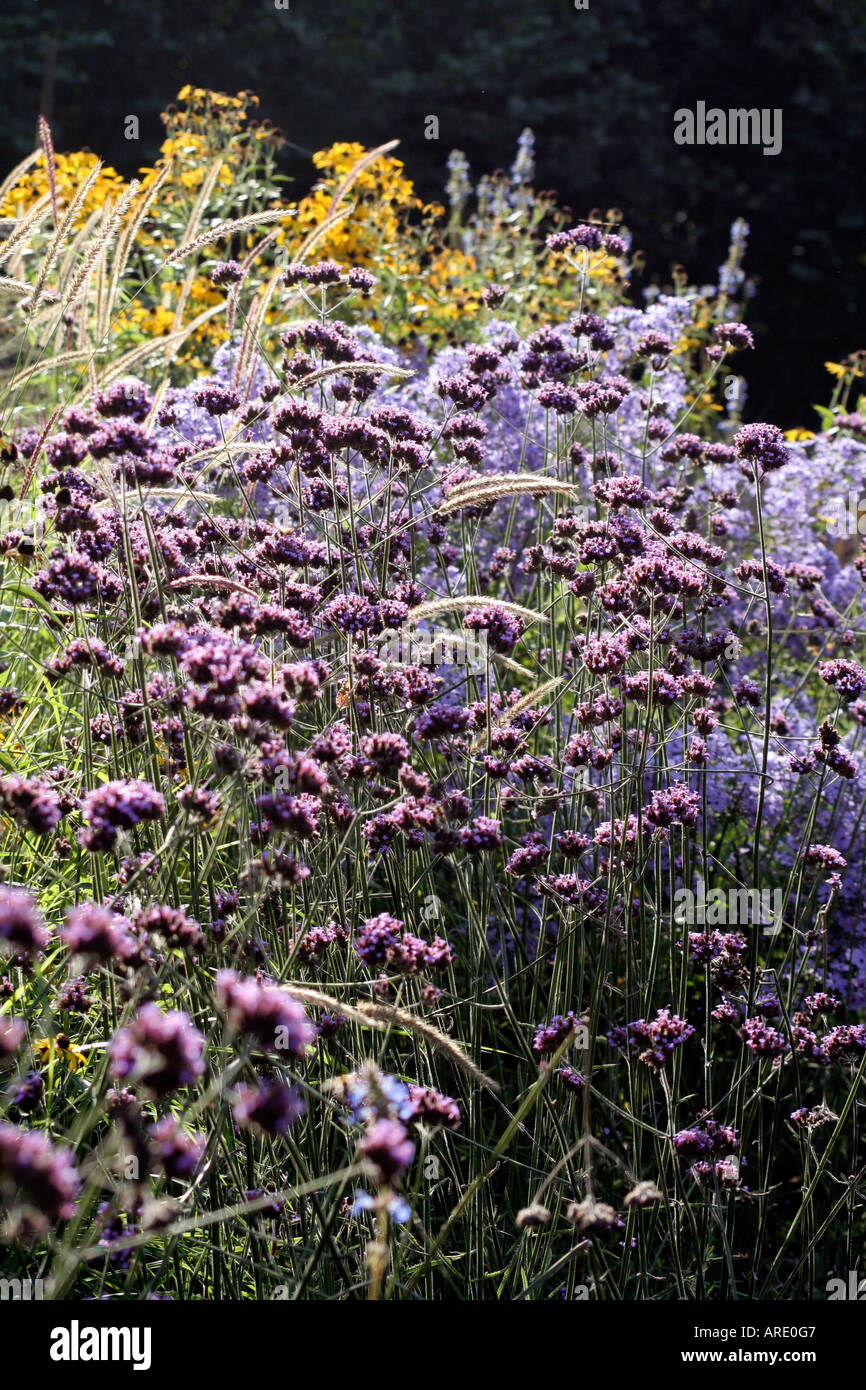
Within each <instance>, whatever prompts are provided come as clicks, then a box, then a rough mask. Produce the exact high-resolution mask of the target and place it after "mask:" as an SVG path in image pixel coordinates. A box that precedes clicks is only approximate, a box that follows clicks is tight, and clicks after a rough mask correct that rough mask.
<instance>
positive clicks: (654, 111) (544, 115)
mask: <svg viewBox="0 0 866 1390" xmlns="http://www.w3.org/2000/svg"><path fill="white" fill-rule="evenodd" d="M289 4H290V8H288V9H277V8H276V5H275V3H274V0H182V3H178V0H147V3H144V2H143V0H75V3H72V4H70V3H69V0H41V2H40V3H37V4H34V3H32V0H7V4H6V6H5V7H4V9H3V12H2V15H0V43H2V47H3V74H4V80H3V83H2V84H0V153H2V158H3V164H4V166H6V167H8V166H9V165H10V163H11V162H12V160H13V159H14V158H20V157H21V155H22V154H23V153H26V151H27V150H28V149H30V148H31V147H32V145H33V141H34V128H35V121H36V116H37V114H38V111H39V109H40V105H41V106H42V108H43V109H44V110H45V111H46V114H48V115H49V116H50V119H51V120H52V124H53V129H54V134H55V142H56V144H57V146H58V148H61V149H71V148H78V147H81V146H84V145H88V146H90V147H91V148H92V149H94V150H96V151H97V152H98V153H99V154H100V155H102V156H103V157H104V158H106V159H107V160H108V161H109V162H110V163H112V164H114V165H115V167H117V168H118V169H120V170H121V171H122V172H124V173H127V174H128V173H132V172H134V171H135V169H136V168H137V167H138V165H139V164H145V163H149V162H152V160H153V158H154V155H155V152H156V149H157V146H158V144H159V142H160V140H161V136H162V128H161V126H160V122H159V112H160V110H161V109H162V108H163V107H164V106H165V105H166V104H167V103H168V102H169V101H170V100H171V98H172V97H173V96H174V94H175V93H176V91H177V90H178V88H179V87H180V86H181V85H182V84H183V83H184V82H192V83H193V84H194V85H198V86H207V87H215V88H218V89H221V90H224V91H237V90H240V89H241V88H248V89H252V90H253V91H255V92H257V93H258V94H259V96H260V98H261V114H262V116H267V117H269V118H270V119H271V120H272V121H273V122H274V123H275V124H277V125H278V126H280V127H281V129H282V130H283V132H284V134H285V135H286V137H287V138H288V140H289V141H291V142H292V147H289V148H287V150H286V158H285V163H286V172H287V173H289V174H292V175H293V176H295V178H296V179H297V181H298V184H297V187H298V189H299V190H303V188H305V187H306V186H307V185H308V183H309V182H310V180H311V171H310V164H309V158H308V154H309V152H310V151H312V150H313V149H317V148H321V147H322V146H324V145H327V144H329V143H330V142H331V141H333V140H335V139H343V140H360V141H362V142H363V143H365V144H368V145H372V144H375V143H378V142H380V141H383V140H386V139H390V138H393V137H399V139H400V140H401V142H402V144H401V149H400V151H399V153H400V155H401V157H402V158H404V159H405V161H406V164H407V170H408V172H409V173H410V175H411V176H412V178H413V179H414V181H415V183H416V186H417V187H418V189H419V191H420V192H421V193H422V195H424V196H426V197H436V196H441V191H442V185H443V181H444V175H445V160H446V158H447V155H448V152H449V150H450V149H451V148H452V147H454V146H458V147H459V148H461V149H463V150H465V152H466V154H467V155H468V157H469V159H470V161H471V163H472V166H473V170H474V172H476V173H481V172H488V171H490V170H492V169H494V168H496V167H503V166H505V165H507V164H509V163H510V162H511V159H512V158H513V154H514V145H515V141H516V138H517V136H518V135H519V133H520V131H521V129H522V128H523V127H524V126H525V125H531V126H532V128H533V130H534V131H535V134H536V138H537V154H538V169H539V178H538V183H539V184H540V186H543V187H548V188H556V189H557V190H558V192H559V194H560V197H561V199H562V200H563V201H564V202H566V203H567V204H569V205H570V206H571V207H572V208H573V209H574V211H575V213H577V214H580V215H582V214H585V213H586V212H588V211H589V209H590V208H593V207H596V206H598V207H602V208H608V207H611V206H613V205H616V206H619V207H621V208H622V209H623V210H624V212H625V215H626V220H627V223H628V225H629V226H630V227H631V228H632V231H633V233H634V238H635V244H636V245H637V246H639V247H641V248H643V249H644V250H645V251H646V254H647V264H648V272H647V274H648V276H652V277H654V278H660V279H661V280H664V279H665V278H666V275H667V273H668V270H669V267H670V265H671V264H672V263H673V262H681V263H683V264H684V265H685V266H686V267H687V269H688V272H689V276H690V279H691V280H692V281H697V282H703V281H706V280H711V279H712V278H713V277H714V274H715V269H716V266H717V265H718V263H719V262H720V260H721V259H722V258H723V255H724V252H725V249H726V246H727V234H728V227H729V224H730V222H731V221H732V220H733V218H734V217H735V216H737V215H740V216H743V217H745V218H746V219H747V220H748V221H749V223H750V224H751V227H752V240H751V248H750V253H749V258H748V262H747V266H748V269H749V271H750V272H751V273H752V274H753V275H754V276H755V277H756V278H757V280H758V282H759V295H758V298H757V299H756V300H755V302H754V303H753V305H752V308H751V313H750V315H749V318H750V322H751V325H752V327H753V329H754V330H755V333H756V336H757V338H758V351H757V352H756V353H755V354H754V356H753V357H752V359H751V362H750V364H749V368H748V375H749V382H750V391H751V401H750V406H749V410H748V414H749V415H750V416H751V417H753V418H754V417H756V416H758V417H768V418H772V419H774V420H775V421H777V422H778V423H780V424H782V425H785V426H787V425H793V424H797V423H806V424H808V423H812V420H811V416H810V412H809V409H808V407H809V404H810V403H811V402H812V401H823V400H824V399H825V398H826V394H827V390H828V385H829V378H828V377H827V375H826V373H825V372H824V370H823V367H822V363H823V361H824V359H825V358H833V359H834V360H838V359H839V357H840V356H842V355H843V354H845V353H847V352H850V351H852V350H854V349H856V348H861V347H864V346H866V333H864V330H863V324H862V305H863V300H864V285H866V253H864V236H863V234H864V222H866V215H864V194H863V189H864V172H866V170H864V163H866V160H864V138H863V137H864V119H863V110H864V104H866V3H864V0H806V2H805V3H794V0H791V2H790V3H787V4H783V3H780V0H774V3H769V4H767V3H764V4H759V3H755V0H727V2H725V0H676V3H673V2H672V0H664V3H653V2H652V0H590V3H589V8H588V9H586V10H576V9H575V6H574V0H531V3H526V0H497V3H495V4H492V3H490V0H436V3H429V0H336V2H335V0H330V3H328V4H327V5H324V4H322V3H321V0H289ZM51 39H53V40H54V45H53V51H54V55H55V56H54V58H53V62H52V56H51V55H52V45H51V43H50V42H49V41H50V40H51ZM698 100H704V101H706V102H707V104H708V105H709V106H714V105H717V106H721V107H725V108H727V107H731V106H747V107H750V106H757V107H781V108H782V109H783V113H784V118H783V121H784V124H783V135H784V140H783V147H782V152H781V153H780V154H779V155H777V156H775V157H765V156H763V155H762V153H761V151H760V149H759V148H757V147H756V148H739V149H738V148H736V147H734V148H725V147H716V148H708V147H703V148H700V147H699V148H681V147H678V146H677V145H675V144H674V141H673V128H674V121H673V113H674V111H675V109H676V108H677V107H680V106H692V107H693V106H694V104H695V102H696V101H698ZM129 114H135V115H137V116H138V117H139V119H140V128H141V138H140V141H139V142H138V143H137V144H133V143H130V142H127V141H126V140H125V139H124V134H123V131H124V117H125V116H126V115H129ZM429 114H435V115H437V116H438V117H439V120H440V139H439V141H438V142H435V141H428V140H425V138H424V117H425V116H426V115H429Z"/></svg>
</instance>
